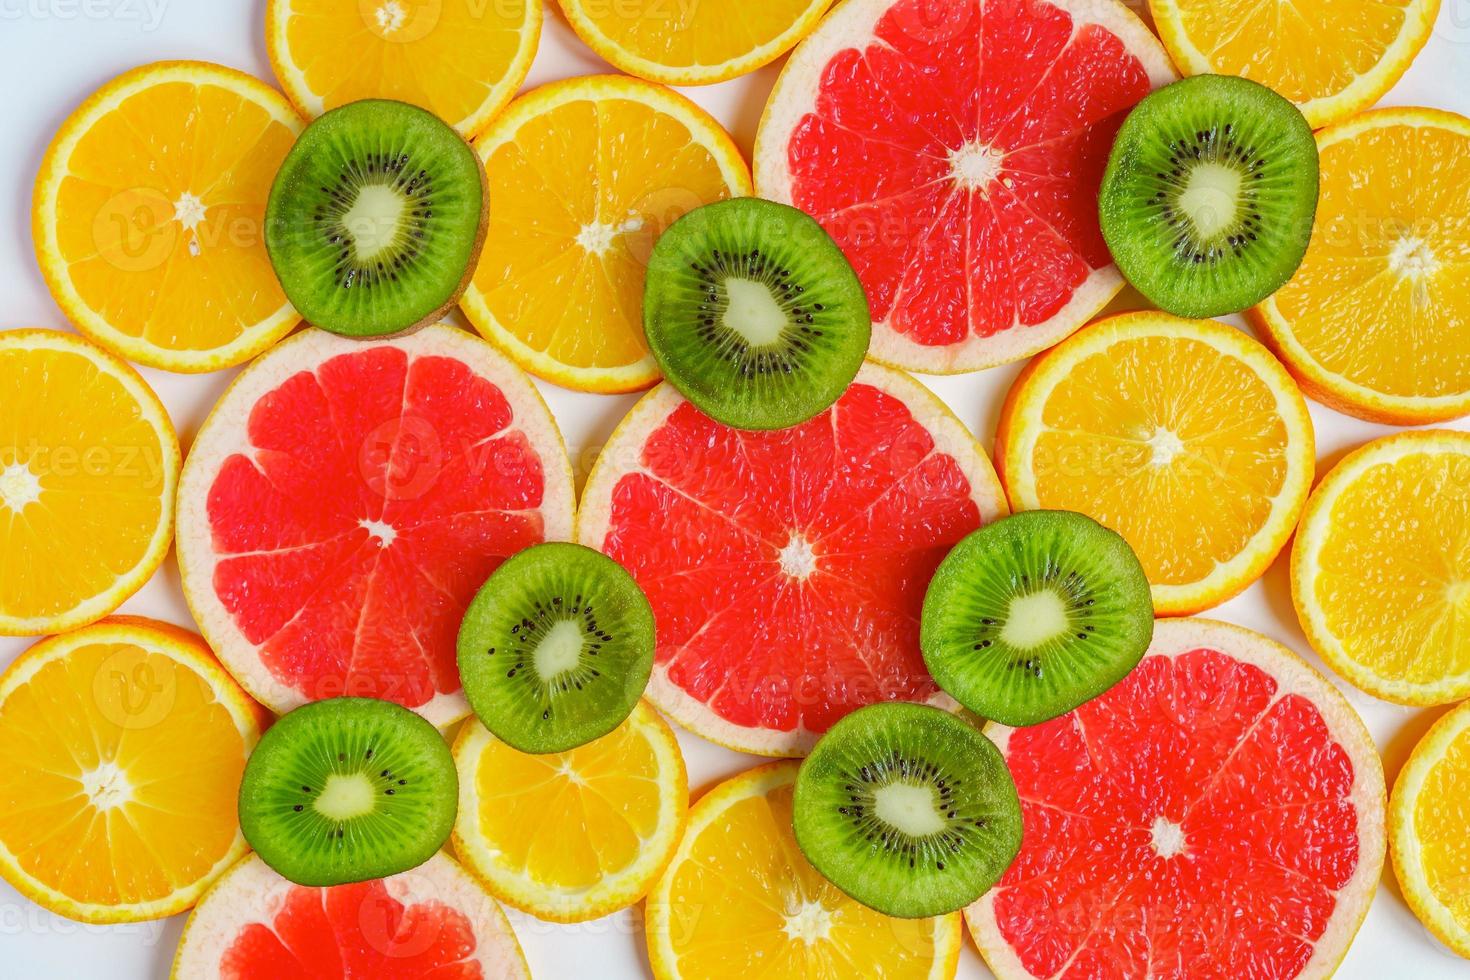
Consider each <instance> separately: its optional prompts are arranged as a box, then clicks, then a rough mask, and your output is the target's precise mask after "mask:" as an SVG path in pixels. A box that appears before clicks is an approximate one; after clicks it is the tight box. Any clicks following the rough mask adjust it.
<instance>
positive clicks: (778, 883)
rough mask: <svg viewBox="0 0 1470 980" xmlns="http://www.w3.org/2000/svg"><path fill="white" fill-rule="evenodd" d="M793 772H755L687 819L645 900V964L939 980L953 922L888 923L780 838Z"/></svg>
mask: <svg viewBox="0 0 1470 980" xmlns="http://www.w3.org/2000/svg"><path fill="white" fill-rule="evenodd" d="M797 768H798V766H797V764H796V763H794V762H777V763H772V764H770V765H765V766H760V767H758V768H756V769H752V770H750V771H749V772H745V773H741V774H740V775H738V776H736V777H734V778H733V779H729V780H727V781H725V782H723V783H721V784H720V785H718V786H716V787H715V788H714V789H712V790H710V791H709V792H708V793H706V794H705V795H704V797H703V798H702V799H701V800H700V801H699V802H698V803H697V804H695V806H694V808H693V809H692V810H690V811H689V828H688V830H686V831H685V832H684V839H683V841H681V842H680V844H679V849H678V850H677V851H675V852H674V859H673V862H672V863H671V864H670V865H669V868H668V870H667V871H665V872H664V875H663V877H662V878H660V879H659V882H658V884H657V885H655V886H654V889H653V891H652V892H651V893H650V894H649V896H648V904H647V908H646V910H645V914H644V923H645V929H646V930H647V938H648V958H649V961H650V963H651V965H652V966H653V975H654V976H655V977H658V978H659V980H682V978H688V980H696V978H702V977H738V976H747V977H757V976H758V977H760V978H761V980H841V978H846V977H853V976H865V977H883V978H885V980H945V978H949V977H953V976H954V974H955V968H956V965H957V963H958V962H959V955H960V942H961V939H960V932H961V929H960V916H959V913H957V912H956V913H952V914H950V915H941V916H937V917H935V918H930V919H895V918H891V917H889V916H886V915H883V914H882V913H881V912H874V911H873V910H872V909H870V908H867V907H866V906H864V905H860V904H859V903H858V902H856V901H854V900H853V899H851V898H848V897H847V896H846V895H844V894H843V893H842V892H841V891H839V890H838V889H837V886H835V885H833V884H831V883H830V882H828V881H827V879H825V878H823V877H822V876H821V875H820V874H818V873H817V870H816V869H815V868H813V867H812V866H811V865H810V864H809V863H807V860H806V858H805V857H803V856H802V853H801V850H800V849H799V848H798V847H797V846H796V837H795V836H794V835H793V833H792V831H791V792H792V785H793V784H794V783H795V782H796V771H797Z"/></svg>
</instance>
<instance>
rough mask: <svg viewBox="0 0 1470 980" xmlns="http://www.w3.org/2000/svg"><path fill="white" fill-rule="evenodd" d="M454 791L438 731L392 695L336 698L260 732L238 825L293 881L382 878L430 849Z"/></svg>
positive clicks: (450, 820)
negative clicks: (389, 698)
mask: <svg viewBox="0 0 1470 980" xmlns="http://www.w3.org/2000/svg"><path fill="white" fill-rule="evenodd" d="M458 807H459V789H458V782H457V779H456V776H455V771H454V758H453V756H451V755H450V752H449V746H448V745H447V744H445V742H444V738H443V737H442V736H441V735H440V734H439V732H438V731H437V730H436V729H435V728H434V726H433V725H431V724H429V723H428V722H427V721H425V720H424V719H423V718H421V717H419V716H418V715H416V714H414V713H413V712H412V711H409V710H408V709H407V708H402V707H399V706H398V705H396V704H393V703H391V702H388V701H379V700H376V699H374V698H332V699H330V700H327V701H314V702H312V703H311V704H307V705H303V706H302V707H300V708H297V709H296V710H294V711H292V712H290V713H288V714H286V715H285V716H284V717H282V718H281V720H280V721H277V722H276V723H275V724H274V725H272V726H271V727H270V729H269V730H267V731H266V733H265V734H264V735H263V736H261V739H260V743H259V744H258V745H257V746H256V747H255V751H254V752H252V753H251V755H250V759H249V761H248V762H247V763H246V764H245V775H244V777H243V778H242V779H241V781H240V829H241V830H242V831H243V832H244V834H245V840H246V841H247V842H249V844H250V846H251V847H253V848H255V851H256V853H257V854H259V855H260V857H261V860H263V861H265V863H266V864H268V865H270V866H271V867H272V868H274V869H275V870H276V872H277V873H278V874H280V875H281V876H282V877H283V878H286V879H288V880H290V881H294V882H295V883H296V884H298V885H311V886H314V887H325V886H328V885H343V884H347V883H349V882H354V881H368V880H370V879H373V878H386V877H387V876H389V875H394V874H398V873H399V872H400V871H407V870H409V869H410V868H416V867H418V866H419V865H420V864H423V863H424V862H425V861H427V860H428V859H429V858H431V857H433V856H434V854H435V852H437V851H438V850H439V848H441V847H443V846H444V842H445V841H446V840H448V839H449V832H450V831H451V830H452V829H453V828H454V816H455V812H456V810H457V809H458Z"/></svg>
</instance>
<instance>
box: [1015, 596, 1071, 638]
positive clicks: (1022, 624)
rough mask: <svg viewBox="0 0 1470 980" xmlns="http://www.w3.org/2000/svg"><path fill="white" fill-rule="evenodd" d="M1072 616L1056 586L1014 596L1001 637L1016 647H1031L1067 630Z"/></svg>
mask: <svg viewBox="0 0 1470 980" xmlns="http://www.w3.org/2000/svg"><path fill="white" fill-rule="evenodd" d="M1070 627H1071V617H1070V616H1068V615H1067V604H1066V602H1064V601H1063V600H1062V597H1061V596H1060V595H1058V594H1057V592H1056V590H1055V589H1041V590H1040V591H1038V592H1031V593H1028V594H1026V595H1018V596H1014V597H1012V599H1011V604H1010V606H1009V608H1007V610H1006V621H1005V625H1004V626H1002V627H1001V630H1000V638H1001V639H1002V640H1003V641H1004V642H1005V643H1006V645H1007V646H1009V647H1011V648H1012V649H1016V650H1031V649H1034V648H1036V647H1039V646H1041V645H1043V644H1045V643H1050V642H1051V641H1052V640H1055V639H1056V638H1057V637H1059V636H1061V635H1062V634H1064V633H1066V632H1068V630H1069V628H1070Z"/></svg>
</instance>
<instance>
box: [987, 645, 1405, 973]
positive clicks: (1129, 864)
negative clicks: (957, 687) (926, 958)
mask: <svg viewBox="0 0 1470 980" xmlns="http://www.w3.org/2000/svg"><path fill="white" fill-rule="evenodd" d="M987 732H988V734H990V735H991V737H992V738H993V739H995V740H996V742H997V744H998V745H1000V747H1001V749H1002V751H1003V752H1004V754H1005V756H1006V760H1007V762H1008V763H1009V765H1010V768H1011V772H1012V774H1013V775H1014V776H1015V779H1016V785H1017V789H1018V790H1019V792H1020V794H1021V806H1022V814H1023V817H1024V819H1025V824H1026V831H1025V838H1024V842H1023V844H1022V847H1021V854H1020V856H1019V857H1018V858H1017V860H1016V863H1015V864H1013V865H1012V866H1011V869H1010V871H1009V872H1007V874H1006V876H1005V877H1004V878H1003V879H1002V880H1001V883H1000V884H999V885H997V886H996V888H995V889H994V890H993V891H991V892H990V893H989V894H988V895H986V896H985V897H984V898H982V899H981V900H980V901H979V902H977V903H976V904H975V905H974V906H972V907H971V908H970V909H969V910H968V911H967V912H966V915H967V917H968V919H969V923H970V926H971V928H972V929H973V930H974V933H975V938H976V941H977V943H978V944H979V946H980V949H981V952H982V953H983V954H984V956H985V958H986V961H987V962H988V963H989V964H990V967H991V969H992V970H994V971H995V973H996V975H997V976H998V977H1000V978H1001V980H1013V978H1030V977H1056V976H1062V975H1065V976H1068V977H1095V976H1118V977H1125V976H1126V977H1141V976H1145V975H1150V976H1221V977H1244V976H1263V977H1264V976H1270V977H1297V976H1309V977H1325V976H1329V975H1330V974H1331V972H1332V970H1333V969H1334V968H1335V966H1336V964H1337V962H1338V961H1339V960H1340V959H1341V957H1342V955H1343V954H1344V953H1345V952H1346V951H1347V947H1348V945H1349V944H1350V943H1351V942H1352V938H1353V935H1354V933H1356V931H1357V929H1358V926H1359V924H1360V923H1361V922H1362V919H1363V916H1364V915H1365V914H1366V912H1367V910H1368V905H1369V903H1370V902H1371V901H1372V897H1373V892H1374V890H1375V889H1376V887H1377V884H1378V878H1379V874H1380V872H1381V870H1382V865H1383V854H1384V786H1383V770H1382V767H1381V765H1380V763H1379V760H1378V753H1377V750H1376V748H1375V747H1374V745H1373V742H1372V740H1371V738H1370V737H1369V735H1368V732H1367V730H1366V729H1364V728H1363V724H1362V722H1361V721H1360V720H1359V719H1358V716H1357V714H1356V713H1355V712H1354V711H1353V709H1352V707H1351V706H1349V705H1348V703H1347V702H1346V701H1345V700H1343V698H1342V696H1341V695H1340V694H1338V693H1337V691H1336V689H1335V688H1333V687H1332V686H1331V685H1330V684H1329V683H1328V682H1327V681H1326V680H1325V679H1324V678H1323V677H1322V676H1321V675H1319V674H1317V673H1316V671H1314V670H1313V669H1312V668H1310V667H1309V666H1307V665H1306V664H1305V663H1303V662H1302V661H1300V660H1299V659H1297V658H1296V657H1295V656H1294V655H1293V654H1291V653H1290V652H1289V651H1287V650H1286V649H1285V648H1284V647H1281V646H1279V645H1277V644H1276V643H1274V642H1272V641H1270V640H1268V639H1266V638H1265V637H1263V636H1260V635H1259V634H1254V633H1251V632H1249V631H1247V630H1243V629H1240V628H1238V627H1234V626H1229V625H1227V624H1224V623H1212V622H1209V621H1207V620H1162V621H1160V622H1159V624H1158V628H1157V631H1156V633H1155V639H1154V644H1153V646H1152V648H1151V650H1150V652H1149V654H1148V655H1147V656H1146V657H1145V658H1144V661H1143V663H1142V664H1140V665H1139V667H1138V669H1137V670H1135V671H1134V672H1133V673H1132V674H1131V675H1129V677H1128V678H1126V679H1125V680H1124V681H1123V682H1122V683H1120V684H1119V685H1118V686H1117V687H1114V688H1113V689H1112V690H1110V691H1109V692H1107V693H1106V694H1104V695H1102V697H1100V698H1098V699H1097V700H1095V701H1093V702H1090V703H1089V704H1086V705H1083V706H1082V707H1080V708H1078V709H1077V710H1076V711H1074V712H1072V713H1071V714H1068V715H1063V716H1062V717H1061V718H1057V719H1055V720H1053V721H1050V722H1046V723H1045V724H1042V725H1037V726H1034V727H1031V728H1017V729H1010V728H1005V727H1003V726H998V725H992V726H991V727H990V728H989V729H987Z"/></svg>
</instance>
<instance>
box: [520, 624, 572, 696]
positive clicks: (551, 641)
mask: <svg viewBox="0 0 1470 980" xmlns="http://www.w3.org/2000/svg"><path fill="white" fill-rule="evenodd" d="M581 657H582V628H581V627H580V626H578V625H577V624H576V623H575V622H573V621H572V620H570V619H563V620H560V621H558V622H557V623H556V625H554V626H552V627H551V629H549V630H547V631H546V635H545V636H543V637H542V638H541V642H540V643H538V644H536V652H535V653H533V654H531V663H532V664H534V665H535V667H536V676H537V677H540V678H541V680H542V682H543V683H550V682H551V680H552V678H554V677H557V676H558V675H560V674H564V673H566V672H567V671H569V670H571V669H573V668H574V667H576V666H577V662H578V661H579V660H580V659H581Z"/></svg>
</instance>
